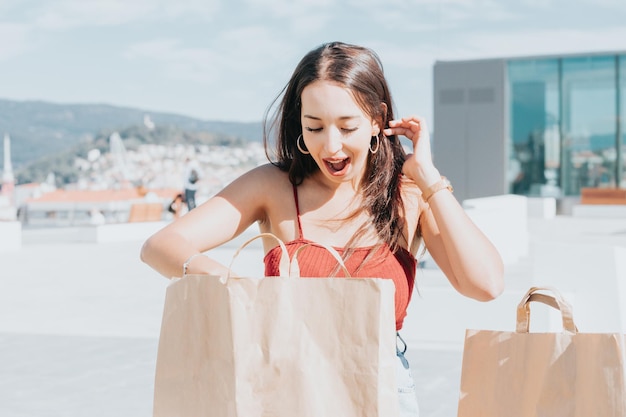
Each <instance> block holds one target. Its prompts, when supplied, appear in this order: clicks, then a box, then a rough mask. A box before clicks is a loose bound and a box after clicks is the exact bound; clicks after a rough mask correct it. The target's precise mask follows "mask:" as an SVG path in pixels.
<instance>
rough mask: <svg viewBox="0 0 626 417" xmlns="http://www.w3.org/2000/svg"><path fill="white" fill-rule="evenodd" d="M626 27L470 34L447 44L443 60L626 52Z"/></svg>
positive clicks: (442, 55)
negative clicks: (590, 30) (591, 30)
mask: <svg viewBox="0 0 626 417" xmlns="http://www.w3.org/2000/svg"><path fill="white" fill-rule="evenodd" d="M625 50H626V27H621V28H606V29H598V30H596V31H593V32H589V31H581V30H576V29H555V30H549V29H546V30H532V31H519V32H511V33H499V34H498V36H494V35H493V33H490V32H482V33H478V34H468V35H467V36H466V37H464V39H462V40H461V39H459V40H457V41H456V42H454V41H453V42H448V47H447V48H445V49H442V50H441V52H440V56H439V58H440V59H477V58H493V57H515V56H533V55H550V54H566V53H587V52H602V51H625Z"/></svg>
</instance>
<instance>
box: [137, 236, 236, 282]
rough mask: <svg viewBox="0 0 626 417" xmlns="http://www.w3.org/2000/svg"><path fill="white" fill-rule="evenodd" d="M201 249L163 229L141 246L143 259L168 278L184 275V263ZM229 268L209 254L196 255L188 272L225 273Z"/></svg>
mask: <svg viewBox="0 0 626 417" xmlns="http://www.w3.org/2000/svg"><path fill="white" fill-rule="evenodd" d="M199 253H200V252H199V250H198V249H197V248H196V247H195V246H194V245H193V244H192V243H191V242H190V241H188V240H187V239H185V238H184V237H182V236H181V235H179V234H178V233H176V232H173V231H169V230H162V231H160V232H158V233H157V234H155V235H153V236H152V237H150V238H149V239H148V240H147V241H146V242H145V243H144V245H143V246H142V248H141V255H140V256H141V260H142V261H143V262H145V263H146V264H148V265H149V266H150V267H152V268H153V269H155V270H156V271H158V272H159V273H160V274H161V275H163V276H165V277H166V278H172V277H182V275H183V265H184V263H185V262H186V261H188V260H189V259H190V258H191V257H192V256H193V255H194V254H199ZM227 271H228V268H227V267H226V266H224V265H222V264H221V263H219V262H217V261H215V260H213V259H210V258H209V257H207V256H196V257H194V258H193V259H192V260H191V261H190V262H189V265H188V269H187V273H188V274H200V273H202V274H211V275H223V274H225V273H227Z"/></svg>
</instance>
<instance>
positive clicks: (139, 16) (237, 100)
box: [0, 0, 626, 122]
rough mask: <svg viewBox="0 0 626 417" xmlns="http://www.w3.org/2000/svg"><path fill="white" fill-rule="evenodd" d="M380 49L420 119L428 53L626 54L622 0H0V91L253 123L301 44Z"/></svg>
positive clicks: (395, 88) (400, 103)
mask: <svg viewBox="0 0 626 417" xmlns="http://www.w3.org/2000/svg"><path fill="white" fill-rule="evenodd" d="M336 40H338V41H343V42H348V43H354V44H359V45H363V46H367V47H370V48H372V49H373V50H374V51H376V52H377V53H378V55H379V56H380V57H381V59H382V61H383V65H384V70H385V73H386V75H387V79H388V81H389V84H390V88H391V91H392V95H393V97H394V102H395V105H396V116H407V115H411V114H416V115H420V116H422V117H425V118H426V120H427V121H432V108H433V105H432V101H433V100H432V69H433V65H434V63H435V61H437V60H465V59H481V58H494V57H523V56H535V55H549V54H562V53H578V52H584V53H586V52H605V51H625V52H626V1H624V0H543V1H542V0H513V1H512V0H500V1H496V0H337V1H333V0H257V1H255V0H52V1H49V0H0V98H3V99H11V100H44V101H51V102H55V103H104V104H111V105H116V106H125V107H134V108H140V109H144V110H146V111H147V112H148V113H149V112H151V111H152V112H157V111H158V112H160V111H163V112H171V113H177V114H182V115H187V116H192V117H197V118H200V119H204V120H223V121H241V122H249V121H260V120H262V118H263V116H264V113H265V111H266V109H267V108H268V106H269V105H270V104H271V102H272V100H273V99H274V98H275V97H276V96H277V95H278V94H279V92H280V91H281V89H282V88H283V87H284V85H285V83H286V82H287V81H288V79H289V77H290V75H291V73H292V71H293V69H294V68H295V66H296V64H297V63H298V61H299V60H300V59H301V58H302V56H304V55H305V54H306V53H307V52H308V51H309V50H311V49H313V48H315V47H317V46H318V45H320V44H322V43H324V42H329V41H336Z"/></svg>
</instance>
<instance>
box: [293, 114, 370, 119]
mask: <svg viewBox="0 0 626 417" xmlns="http://www.w3.org/2000/svg"><path fill="white" fill-rule="evenodd" d="M302 117H304V118H305V119H313V120H322V119H321V118H319V117H316V116H312V115H310V114H305V115H303V116H302ZM358 118H359V116H357V115H354V116H341V117H340V118H339V120H350V119H358Z"/></svg>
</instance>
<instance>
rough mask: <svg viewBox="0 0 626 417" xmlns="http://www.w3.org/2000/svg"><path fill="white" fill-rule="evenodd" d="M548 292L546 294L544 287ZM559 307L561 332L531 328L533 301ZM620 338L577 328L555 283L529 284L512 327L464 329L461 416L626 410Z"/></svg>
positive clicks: (562, 415)
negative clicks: (507, 328) (531, 329)
mask: <svg viewBox="0 0 626 417" xmlns="http://www.w3.org/2000/svg"><path fill="white" fill-rule="evenodd" d="M544 293H547V294H544ZM532 302H541V303H544V304H548V305H550V306H551V307H553V308H556V309H558V310H560V312H561V316H562V320H563V331H562V332H560V333H530V332H529V328H530V303H532ZM625 346H626V345H625V340H624V336H623V335H622V334H619V333H608V334H607V333H581V332H579V331H578V329H577V327H576V325H575V324H574V319H573V314H572V308H571V306H570V305H569V304H568V303H567V302H566V301H565V300H564V299H563V297H562V296H561V294H559V292H558V291H557V290H556V289H554V288H547V287H544V288H539V287H533V288H531V289H530V290H529V291H528V292H527V293H526V294H525V296H524V297H523V299H522V301H521V302H520V304H519V306H518V308H517V328H516V331H515V332H506V331H491V330H467V332H466V336H465V345H464V348H463V366H462V371H461V393H460V399H459V408H458V416H459V417H478V416H480V417H492V416H493V417H531V416H532V417H596V416H597V417H624V416H626V392H625V386H624V377H625V366H624V359H625Z"/></svg>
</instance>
